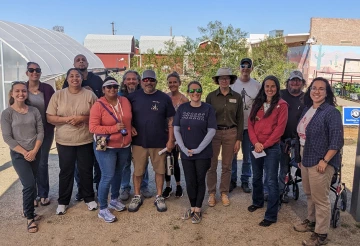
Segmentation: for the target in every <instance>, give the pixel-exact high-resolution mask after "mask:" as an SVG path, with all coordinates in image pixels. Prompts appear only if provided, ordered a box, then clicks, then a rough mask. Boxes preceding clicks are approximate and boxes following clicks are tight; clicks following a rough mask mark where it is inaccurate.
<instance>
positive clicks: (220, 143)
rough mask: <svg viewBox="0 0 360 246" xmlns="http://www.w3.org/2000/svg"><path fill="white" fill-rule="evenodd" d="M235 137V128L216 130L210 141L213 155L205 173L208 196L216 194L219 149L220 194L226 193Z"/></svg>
mask: <svg viewBox="0 0 360 246" xmlns="http://www.w3.org/2000/svg"><path fill="white" fill-rule="evenodd" d="M236 137H237V128H236V127H234V128H231V129H228V130H216V134H215V136H214V138H213V140H212V147H213V152H214V155H213V157H212V158H211V167H210V169H209V171H208V172H207V187H208V192H209V194H214V193H216V183H217V172H216V170H217V166H218V157H219V153H220V147H222V149H221V158H222V161H221V181H220V192H221V193H222V192H224V193H226V194H227V193H228V192H229V186H230V179H231V163H232V159H233V157H234V146H235V142H236Z"/></svg>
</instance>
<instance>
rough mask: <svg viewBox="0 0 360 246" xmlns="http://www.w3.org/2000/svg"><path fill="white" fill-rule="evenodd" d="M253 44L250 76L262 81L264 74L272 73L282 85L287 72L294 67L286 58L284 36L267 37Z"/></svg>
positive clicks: (286, 77) (287, 75) (287, 74)
mask: <svg viewBox="0 0 360 246" xmlns="http://www.w3.org/2000/svg"><path fill="white" fill-rule="evenodd" d="M254 46H255V47H252V50H251V57H252V59H253V62H254V70H253V73H252V76H253V77H254V78H256V79H257V80H258V81H262V80H263V79H264V78H265V77H266V76H268V75H274V76H276V77H277V78H278V79H279V81H280V83H281V84H282V85H284V84H285V82H286V80H287V79H288V77H289V73H290V72H291V71H292V70H294V69H296V65H295V64H294V63H292V62H289V61H288V60H287V57H286V54H287V51H288V47H287V45H286V44H285V43H284V38H283V37H282V36H278V37H268V38H266V39H265V40H263V41H262V42H260V43H258V44H256V45H254Z"/></svg>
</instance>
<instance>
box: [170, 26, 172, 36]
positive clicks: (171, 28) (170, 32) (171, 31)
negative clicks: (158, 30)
mask: <svg viewBox="0 0 360 246" xmlns="http://www.w3.org/2000/svg"><path fill="white" fill-rule="evenodd" d="M170 36H171V37H172V26H171V27H170Z"/></svg>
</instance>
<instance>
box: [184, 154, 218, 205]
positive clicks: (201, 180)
mask: <svg viewBox="0 0 360 246" xmlns="http://www.w3.org/2000/svg"><path fill="white" fill-rule="evenodd" d="M181 162H182V166H183V169H184V175H185V181H186V190H187V193H188V197H189V200H190V204H191V207H197V208H201V206H202V203H203V201H204V197H205V190H206V184H205V178H206V173H207V171H208V170H209V168H210V166H211V159H201V160H184V159H182V160H181Z"/></svg>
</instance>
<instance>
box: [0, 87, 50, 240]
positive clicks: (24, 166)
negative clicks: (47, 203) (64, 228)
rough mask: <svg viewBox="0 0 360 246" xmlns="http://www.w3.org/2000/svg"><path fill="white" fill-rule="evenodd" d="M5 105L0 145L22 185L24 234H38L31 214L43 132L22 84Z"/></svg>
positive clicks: (11, 94)
mask: <svg viewBox="0 0 360 246" xmlns="http://www.w3.org/2000/svg"><path fill="white" fill-rule="evenodd" d="M9 98H10V99H9V105H10V107H8V108H7V109H5V110H4V111H3V112H2V114H1V131H2V135H3V138H4V142H5V143H6V144H7V145H9V147H10V156H11V160H12V164H13V167H14V169H15V171H16V173H17V174H18V175H19V179H20V181H21V184H22V185H23V211H24V216H25V217H26V218H27V226H28V227H27V228H28V232H30V233H34V232H37V231H38V227H37V225H36V224H35V221H38V220H40V218H41V217H40V216H39V215H36V214H35V213H34V211H35V209H34V199H35V198H36V185H35V178H36V171H37V167H38V165H39V161H40V155H41V151H40V147H41V144H42V141H43V138H44V129H43V123H42V119H41V114H40V112H39V110H38V109H37V108H35V107H32V106H29V101H28V90H27V88H26V85H25V83H23V82H18V81H17V82H14V83H13V84H12V85H11V90H10V93H9Z"/></svg>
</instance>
